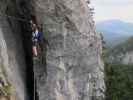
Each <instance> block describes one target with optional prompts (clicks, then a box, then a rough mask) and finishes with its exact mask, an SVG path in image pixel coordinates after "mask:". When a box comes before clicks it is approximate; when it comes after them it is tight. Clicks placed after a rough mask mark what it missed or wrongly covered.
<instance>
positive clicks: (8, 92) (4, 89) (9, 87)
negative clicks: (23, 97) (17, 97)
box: [0, 84, 12, 96]
mask: <svg viewBox="0 0 133 100" xmlns="http://www.w3.org/2000/svg"><path fill="white" fill-rule="evenodd" d="M0 92H1V94H2V95H3V96H10V95H11V94H12V85H10V84H8V85H6V86H2V87H0Z"/></svg>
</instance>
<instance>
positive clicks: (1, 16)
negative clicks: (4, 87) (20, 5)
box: [0, 0, 27, 100]
mask: <svg viewBox="0 0 133 100" xmlns="http://www.w3.org/2000/svg"><path fill="white" fill-rule="evenodd" d="M12 6H13V7H12ZM8 7H10V8H11V9H10V12H9V13H10V14H12V16H14V15H13V14H14V13H15V7H16V5H15V3H14V2H13V1H12V2H10V0H9V1H8V0H1V1H0V77H2V79H3V81H4V82H5V84H6V83H10V84H11V85H12V95H14V96H15V98H16V99H12V100H26V98H27V92H26V82H25V79H26V78H25V77H26V65H25V57H24V49H23V46H22V36H21V29H20V24H19V23H18V21H16V20H14V19H11V18H8V17H7V16H5V14H6V13H7V12H8V9H7V8H8ZM2 100H3V99H2ZM4 100H5V99H4Z"/></svg>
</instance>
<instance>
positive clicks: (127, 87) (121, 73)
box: [105, 64, 133, 100]
mask: <svg viewBox="0 0 133 100" xmlns="http://www.w3.org/2000/svg"><path fill="white" fill-rule="evenodd" d="M105 73H106V78H105V82H106V87H107V90H106V100H133V95H132V94H133V75H132V73H133V66H132V65H122V64H105Z"/></svg>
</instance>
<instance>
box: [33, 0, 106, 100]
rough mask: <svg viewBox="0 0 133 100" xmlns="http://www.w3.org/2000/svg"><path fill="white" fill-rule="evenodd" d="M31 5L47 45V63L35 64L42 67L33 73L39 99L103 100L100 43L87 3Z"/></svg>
mask: <svg viewBox="0 0 133 100" xmlns="http://www.w3.org/2000/svg"><path fill="white" fill-rule="evenodd" d="M33 4H34V7H35V13H36V16H37V19H38V22H39V23H40V24H43V29H44V30H43V31H44V33H45V32H48V34H49V36H48V41H49V44H50V47H49V48H48V50H47V56H46V60H47V65H46V66H40V68H39V66H38V67H37V69H41V70H40V71H37V72H36V75H37V76H36V77H37V91H38V95H39V100H103V98H104V90H105V85H104V73H103V71H104V68H103V63H102V61H101V58H100V55H101V51H102V49H101V47H102V45H101V39H100V36H99V35H98V34H96V32H95V26H94V22H93V18H92V17H91V11H90V8H89V7H88V5H87V2H86V1H85V0H51V1H50V0H35V1H34V2H33ZM42 67H43V68H45V69H46V72H47V74H45V73H44V71H42ZM46 67H47V68H46ZM38 74H39V75H40V74H41V75H40V76H39V75H38Z"/></svg>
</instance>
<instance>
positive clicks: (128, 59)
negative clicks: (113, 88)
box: [122, 52, 133, 64]
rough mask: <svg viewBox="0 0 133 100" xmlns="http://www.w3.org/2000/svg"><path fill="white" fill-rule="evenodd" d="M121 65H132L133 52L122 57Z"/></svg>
mask: <svg viewBox="0 0 133 100" xmlns="http://www.w3.org/2000/svg"><path fill="white" fill-rule="evenodd" d="M122 63H123V64H133V52H127V53H126V55H125V57H123V61H122Z"/></svg>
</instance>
